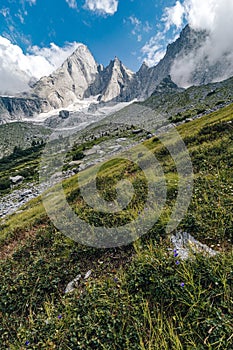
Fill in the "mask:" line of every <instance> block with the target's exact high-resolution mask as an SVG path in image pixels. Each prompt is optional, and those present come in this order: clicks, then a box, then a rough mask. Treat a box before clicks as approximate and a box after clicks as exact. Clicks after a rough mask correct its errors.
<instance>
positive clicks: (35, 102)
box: [0, 96, 50, 124]
mask: <svg viewBox="0 0 233 350" xmlns="http://www.w3.org/2000/svg"><path fill="white" fill-rule="evenodd" d="M49 109H50V105H49V103H48V102H47V101H46V100H44V99H39V98H37V97H35V96H34V97H33V96H28V97H26V96H25V97H5V96H0V124H3V123H5V122H8V121H11V120H14V119H16V118H17V119H21V118H22V117H32V116H33V115H34V114H35V113H41V112H42V111H48V110H49Z"/></svg>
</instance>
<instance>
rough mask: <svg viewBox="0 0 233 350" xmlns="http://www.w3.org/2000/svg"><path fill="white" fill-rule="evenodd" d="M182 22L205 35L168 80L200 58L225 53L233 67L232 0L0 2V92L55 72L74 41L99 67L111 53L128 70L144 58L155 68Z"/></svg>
mask: <svg viewBox="0 0 233 350" xmlns="http://www.w3.org/2000/svg"><path fill="white" fill-rule="evenodd" d="M187 23H189V25H190V26H191V27H192V28H193V29H195V30H207V31H208V32H209V37H208V38H209V39H208V41H206V42H205V43H204V44H205V46H203V47H201V48H200V50H199V51H200V52H199V53H198V55H197V53H195V55H192V53H190V55H189V56H188V57H186V58H184V60H183V59H182V60H181V62H178V63H179V64H178V63H177V62H176V63H177V64H176V65H174V67H175V68H174V67H173V68H174V69H171V72H170V74H171V76H172V78H173V79H174V81H176V82H177V83H178V84H179V83H180V79H181V80H182V79H183V77H184V78H185V80H187V81H188V78H187V77H189V75H190V74H191V72H192V70H193V69H194V67H195V66H196V65H198V64H199V63H200V62H202V60H203V59H205V60H206V59H208V60H209V61H210V62H212V63H213V62H217V61H218V59H221V57H227V58H228V62H229V65H230V66H231V65H232V66H233V63H232V62H233V31H232V23H233V1H232V0H158V1H156V0H1V1H0V93H1V94H9V93H10V94H11V93H12V94H15V93H17V92H21V91H25V89H27V88H28V82H29V81H31V79H40V78H41V77H42V76H45V75H46V76H47V75H49V74H50V73H52V72H53V71H54V70H55V69H57V68H58V67H59V66H60V65H61V64H62V63H63V62H64V61H65V59H66V58H67V57H68V56H69V55H71V53H72V52H73V51H74V50H75V49H76V48H77V46H78V43H84V44H86V45H87V46H88V48H89V49H90V51H91V52H92V54H93V55H94V57H95V59H96V61H97V62H98V63H102V64H104V65H105V66H106V65H108V64H109V61H110V60H111V59H113V58H114V57H115V56H118V57H119V58H120V59H121V60H122V62H123V63H124V64H125V65H126V66H127V67H128V68H130V69H131V70H133V71H137V70H138V69H139V68H140V65H141V64H142V62H143V61H146V62H147V63H148V64H149V65H150V66H153V65H155V64H157V63H158V62H159V60H160V59H161V58H162V57H163V56H164V54H165V50H166V47H167V44H168V43H170V42H172V41H174V40H175V39H176V38H177V37H178V36H179V33H180V32H181V30H182V28H183V27H184V26H185V25H186V24H187ZM203 55H204V56H203ZM206 55H207V56H206ZM177 67H178V68H177ZM186 78H187V79H186ZM182 86H183V85H182Z"/></svg>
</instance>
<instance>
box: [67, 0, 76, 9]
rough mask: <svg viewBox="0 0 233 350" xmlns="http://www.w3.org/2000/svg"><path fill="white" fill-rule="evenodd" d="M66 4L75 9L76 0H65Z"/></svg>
mask: <svg viewBox="0 0 233 350" xmlns="http://www.w3.org/2000/svg"><path fill="white" fill-rule="evenodd" d="M66 2H67V4H68V6H69V7H70V8H72V9H77V7H78V6H77V2H76V0H66Z"/></svg>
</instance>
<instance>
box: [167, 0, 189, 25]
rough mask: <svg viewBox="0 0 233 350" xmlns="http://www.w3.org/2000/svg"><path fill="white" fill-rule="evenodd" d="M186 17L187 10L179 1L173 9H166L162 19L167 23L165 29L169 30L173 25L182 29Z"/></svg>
mask: <svg viewBox="0 0 233 350" xmlns="http://www.w3.org/2000/svg"><path fill="white" fill-rule="evenodd" d="M184 15H185V8H184V6H183V5H182V4H181V3H180V2H179V1H177V2H176V4H175V6H173V7H166V8H165V10H164V16H163V19H162V20H163V21H164V22H165V23H166V25H165V29H166V30H169V29H170V28H171V26H172V25H175V26H176V28H177V29H180V28H181V27H182V25H183V19H184Z"/></svg>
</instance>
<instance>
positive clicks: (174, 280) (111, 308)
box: [0, 105, 233, 350]
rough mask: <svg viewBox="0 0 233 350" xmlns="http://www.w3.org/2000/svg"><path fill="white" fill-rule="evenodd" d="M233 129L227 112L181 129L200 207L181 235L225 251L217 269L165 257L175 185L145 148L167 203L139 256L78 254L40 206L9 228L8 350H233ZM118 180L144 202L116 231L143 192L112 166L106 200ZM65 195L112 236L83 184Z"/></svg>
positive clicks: (161, 151)
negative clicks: (76, 281) (75, 282)
mask: <svg viewBox="0 0 233 350" xmlns="http://www.w3.org/2000/svg"><path fill="white" fill-rule="evenodd" d="M232 119H233V106H232V105H231V106H229V107H227V108H224V109H222V110H220V111H218V112H216V113H213V114H211V115H208V116H205V117H203V118H201V119H198V120H195V121H193V122H190V123H187V124H183V125H181V126H179V127H178V128H177V129H178V131H179V133H180V135H181V136H182V138H183V139H184V141H185V143H186V145H187V147H188V149H189V152H190V155H191V158H192V162H193V168H194V191H193V196H192V201H191V204H190V207H189V209H188V212H187V214H186V216H185V217H184V219H183V220H182V222H181V223H180V225H179V229H181V230H185V231H187V232H189V233H191V234H193V235H194V237H195V238H197V239H199V240H200V241H201V242H203V243H206V244H208V245H209V246H212V248H215V249H218V250H219V252H220V254H218V255H216V256H215V257H212V258H208V257H203V256H201V255H196V256H195V257H193V259H190V260H189V261H185V262H182V261H181V260H180V259H179V257H177V258H175V257H174V256H173V253H172V250H171V251H169V250H168V248H169V247H170V243H169V239H168V237H167V235H166V233H165V227H166V223H167V221H168V220H169V214H170V212H171V210H172V206H173V204H174V203H175V200H176V194H177V183H178V174H177V172H176V168H175V164H174V161H173V160H172V158H171V157H170V155H169V153H168V152H167V151H166V149H165V147H164V146H163V145H162V144H161V143H160V142H159V141H158V140H157V139H151V140H148V141H146V142H145V145H146V146H147V147H148V148H149V149H150V150H151V151H152V152H154V154H155V156H156V158H157V159H158V160H159V161H160V163H161V165H162V167H163V170H164V173H165V176H166V181H167V190H168V194H167V201H166V205H165V208H164V210H163V212H162V215H161V217H160V219H159V220H158V222H157V223H156V224H155V225H154V226H153V227H152V228H151V229H150V231H149V232H148V233H147V234H146V235H145V236H143V237H142V238H141V239H139V240H137V241H136V242H135V243H134V244H131V245H128V246H126V247H122V248H115V249H95V248H90V247H85V246H82V245H80V244H78V243H75V242H73V241H71V240H70V239H68V238H67V237H65V236H64V235H62V234H61V233H59V232H58V231H57V230H56V229H55V228H54V226H53V225H52V223H51V222H50V221H49V219H48V218H47V217H46V213H45V210H44V209H43V206H42V203H41V199H40V198H37V199H35V200H33V201H31V202H30V203H28V204H26V205H25V206H24V210H23V211H22V212H20V213H18V214H17V213H16V214H14V215H12V216H10V217H9V219H7V220H5V221H1V231H2V232H1V249H2V251H5V252H6V253H7V250H6V247H8V248H9V249H10V253H11V254H10V255H9V257H4V258H3V260H2V261H1V267H0V270H1V276H2V280H1V291H0V312H1V314H0V317H1V321H0V330H1V334H2V336H1V339H0V344H1V348H3V349H5V348H6V349H8V348H9V349H25V348H29V349H46V350H47V349H64V350H66V349H67V350H68V349H105V350H112V349H116V350H118V349H119V350H121V349H123V350H139V349H140V350H152V349H153V350H154V349H155V350H157V349H158V350H161V349H162V350H163V349H164V350H170V349H172V350H173V349H174V350H177V349H180V350H186V349H190V350H193V349H198V350H199V349H200V350H202V349H204V350H205V349H208V350H212V349H213V350H215V349H219V350H228V349H229V350H231V349H232V348H233V318H232V315H233V255H232V254H233V251H232V242H233V230H232V227H233V225H232V223H233V214H232V212H233V210H232V209H233V201H232V194H233V192H232V191H233V181H232V180H233V176H232V165H233V164H232V151H233V149H232V144H233V143H232V138H233V132H232V127H233V124H232V123H229V122H230V121H232ZM85 174H86V177H83V180H82V181H83V183H82V185H83V184H84V183H85V181H87V180H86V179H88V178H92V177H93V176H94V168H93V167H92V168H89V169H87V170H86V171H85ZM122 178H124V179H127V180H129V181H131V183H132V184H133V185H134V187H135V191H136V192H137V200H136V198H135V201H134V203H131V206H130V207H129V208H128V209H129V213H127V215H128V217H125V216H124V215H125V213H123V212H122V213H120V215H119V216H118V217H111V222H113V220H118V221H117V223H118V224H121V223H123V222H124V220H126V218H127V219H130V217H134V218H135V217H136V215H137V211H138V209H139V207H140V206H141V207H143V203H144V202H143V200H144V199H143V196H144V195H145V191H146V182H145V181H144V180H145V179H144V177H143V174H142V172H141V171H140V170H139V169H138V168H137V167H135V165H133V164H131V163H130V162H125V161H122V160H120V162H117V161H116V160H112V161H110V162H108V163H107V164H105V165H103V166H102V168H101V170H100V172H99V174H98V186H99V190H100V192H101V193H102V195H103V196H104V198H105V199H108V200H114V198H115V197H114V196H115V195H116V193H115V191H114V188H115V185H116V183H117V182H118V181H119V180H120V179H122ZM63 188H64V191H65V193H66V196H67V198H68V201H69V203H70V204H71V206H72V207H73V208H74V210H76V211H77V212H78V213H80V215H83V216H85V218H86V220H87V221H89V222H91V220H93V218H95V220H97V221H98V224H100V221H101V220H103V222H104V223H105V224H107V221H106V220H107V218H103V216H101V215H100V214H99V213H94V212H93V210H92V209H91V208H90V207H88V206H87V205H85V203H84V201H83V200H82V197H81V195H80V191H79V187H78V184H77V175H76V176H74V177H72V178H71V179H68V180H65V181H64V182H63ZM127 215H126V216H127ZM104 220H105V221H104ZM109 224H110V223H109ZM17 239H18V241H17ZM14 242H15V246H14ZM12 247H13V248H12ZM8 253H9V251H8ZM177 259H178V260H179V262H180V264H179V265H177V264H176V260H177ZM89 269H91V270H92V275H91V276H90V278H89V279H88V280H86V281H84V280H83V279H82V280H81V282H80V286H79V287H78V288H77V289H76V290H75V291H74V292H73V293H72V294H68V295H64V289H65V287H66V285H67V283H68V282H70V281H71V280H72V279H73V278H74V277H75V276H77V275H78V274H79V273H81V274H82V276H84V274H85V273H86V272H87V271H88V270H89ZM181 283H184V286H183V287H182V286H181ZM26 341H29V342H30V344H29V345H28V346H25V342H26Z"/></svg>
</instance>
